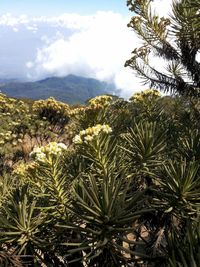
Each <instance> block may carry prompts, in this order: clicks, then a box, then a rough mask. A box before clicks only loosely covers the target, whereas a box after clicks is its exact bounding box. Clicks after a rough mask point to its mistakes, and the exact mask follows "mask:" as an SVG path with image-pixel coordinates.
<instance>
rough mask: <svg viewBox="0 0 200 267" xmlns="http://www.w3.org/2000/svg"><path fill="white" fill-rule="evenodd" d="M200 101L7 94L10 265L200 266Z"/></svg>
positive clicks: (4, 143) (0, 239) (0, 237)
mask: <svg viewBox="0 0 200 267" xmlns="http://www.w3.org/2000/svg"><path fill="white" fill-rule="evenodd" d="M199 105H200V103H199V100H194V99H193V98H184V99H183V98H181V97H169V96H164V97H161V96H160V93H159V92H158V91H156V90H145V91H143V92H141V93H136V94H134V95H133V96H132V97H131V98H130V100H129V101H125V100H124V99H121V98H116V97H111V96H101V97H96V98H94V99H91V100H90V101H88V104H87V105H85V106H77V107H75V106H69V105H67V104H63V103H61V102H57V101H56V100H54V99H53V98H50V99H47V100H41V101H35V102H31V101H22V100H17V99H12V98H8V97H6V96H5V95H2V94H1V95H0V117H1V127H0V157H1V166H0V173H1V176H0V265H1V266H48V267H49V266H56V267H57V266H70V267H71V266H91V267H93V266H99V267H102V266H171V267H175V266H177V267H178V266H184V267H186V266H187V267H188V266H191V267H197V266H200V258H199V255H200V246H199V244H200V224H199V216H200V213H199V209H200V169H199V167H200V165H199V160H200V132H199V131H200V129H199V117H200V113H199Z"/></svg>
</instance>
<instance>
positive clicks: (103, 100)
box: [89, 95, 112, 108]
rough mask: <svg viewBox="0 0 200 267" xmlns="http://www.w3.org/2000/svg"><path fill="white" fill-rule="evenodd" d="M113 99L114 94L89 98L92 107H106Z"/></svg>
mask: <svg viewBox="0 0 200 267" xmlns="http://www.w3.org/2000/svg"><path fill="white" fill-rule="evenodd" d="M111 101H112V96H108V95H100V96H96V97H95V98H92V99H90V100H89V104H90V106H92V107H102V108H103V107H106V106H108V105H109V104H110V103H111Z"/></svg>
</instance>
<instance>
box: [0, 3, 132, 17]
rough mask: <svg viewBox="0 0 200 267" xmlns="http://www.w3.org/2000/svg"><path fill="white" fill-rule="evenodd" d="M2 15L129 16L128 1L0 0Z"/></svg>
mask: <svg viewBox="0 0 200 267" xmlns="http://www.w3.org/2000/svg"><path fill="white" fill-rule="evenodd" d="M0 7H1V9H0V10H1V11H0V13H1V14H2V13H7V12H8V11H9V12H10V13H12V14H14V15H21V14H27V15H31V16H32V15H36V16H37V15H44V14H45V15H54V16H55V15H59V14H61V13H78V14H81V15H91V14H94V13H95V12H96V11H99V10H103V11H111V10H112V11H113V12H119V13H121V14H124V15H126V14H128V13H129V10H128V8H127V7H126V0H0Z"/></svg>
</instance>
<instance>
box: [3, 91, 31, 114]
mask: <svg viewBox="0 0 200 267" xmlns="http://www.w3.org/2000/svg"><path fill="white" fill-rule="evenodd" d="M0 111H1V112H3V113H4V114H5V115H7V116H10V115H11V113H14V114H15V115H16V114H20V115H21V114H22V113H23V114H27V112H28V106H27V105H26V104H25V103H24V102H23V101H21V100H20V101H18V100H16V99H14V98H10V97H7V96H6V95H4V94H1V93H0Z"/></svg>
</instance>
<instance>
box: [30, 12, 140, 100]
mask: <svg viewBox="0 0 200 267" xmlns="http://www.w3.org/2000/svg"><path fill="white" fill-rule="evenodd" d="M61 18H62V19H61ZM129 19H130V18H124V17H122V16H121V15H120V14H117V13H113V12H97V13H96V14H95V15H93V16H86V17H84V16H79V15H74V16H72V15H70V16H69V17H68V15H63V16H61V17H59V18H57V20H56V19H55V18H54V19H52V20H51V23H52V21H54V22H56V23H57V22H58V21H62V22H63V24H62V25H65V27H67V28H68V27H73V29H74V28H76V30H75V31H74V32H73V33H72V34H71V35H70V36H69V37H68V38H65V37H63V36H58V38H57V39H56V40H53V41H52V42H50V41H49V38H47V41H46V44H45V45H44V47H43V48H41V49H38V51H37V56H36V59H35V61H34V62H32V71H31V72H29V76H30V75H32V77H37V78H41V77H44V76H48V75H58V76H64V75H67V74H70V73H73V74H77V75H82V76H89V77H92V78H96V79H99V80H103V81H110V82H115V84H116V86H117V87H119V88H122V89H123V94H124V95H128V94H129V95H130V94H131V93H132V92H133V91H134V90H138V88H139V87H141V86H140V85H139V84H138V79H136V78H135V76H134V74H133V73H132V72H131V71H130V70H129V69H127V68H126V69H125V68H124V63H125V61H126V60H127V59H128V58H129V57H130V56H131V51H132V50H133V48H134V47H135V45H136V43H137V42H138V41H136V40H137V39H136V37H135V35H134V33H133V32H131V31H130V30H129V29H128V28H127V23H128V21H129ZM43 20H44V19H43ZM64 22H65V23H64ZM73 25H75V26H73ZM43 39H44V40H45V39H46V38H45V37H43ZM29 66H30V65H29Z"/></svg>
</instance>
